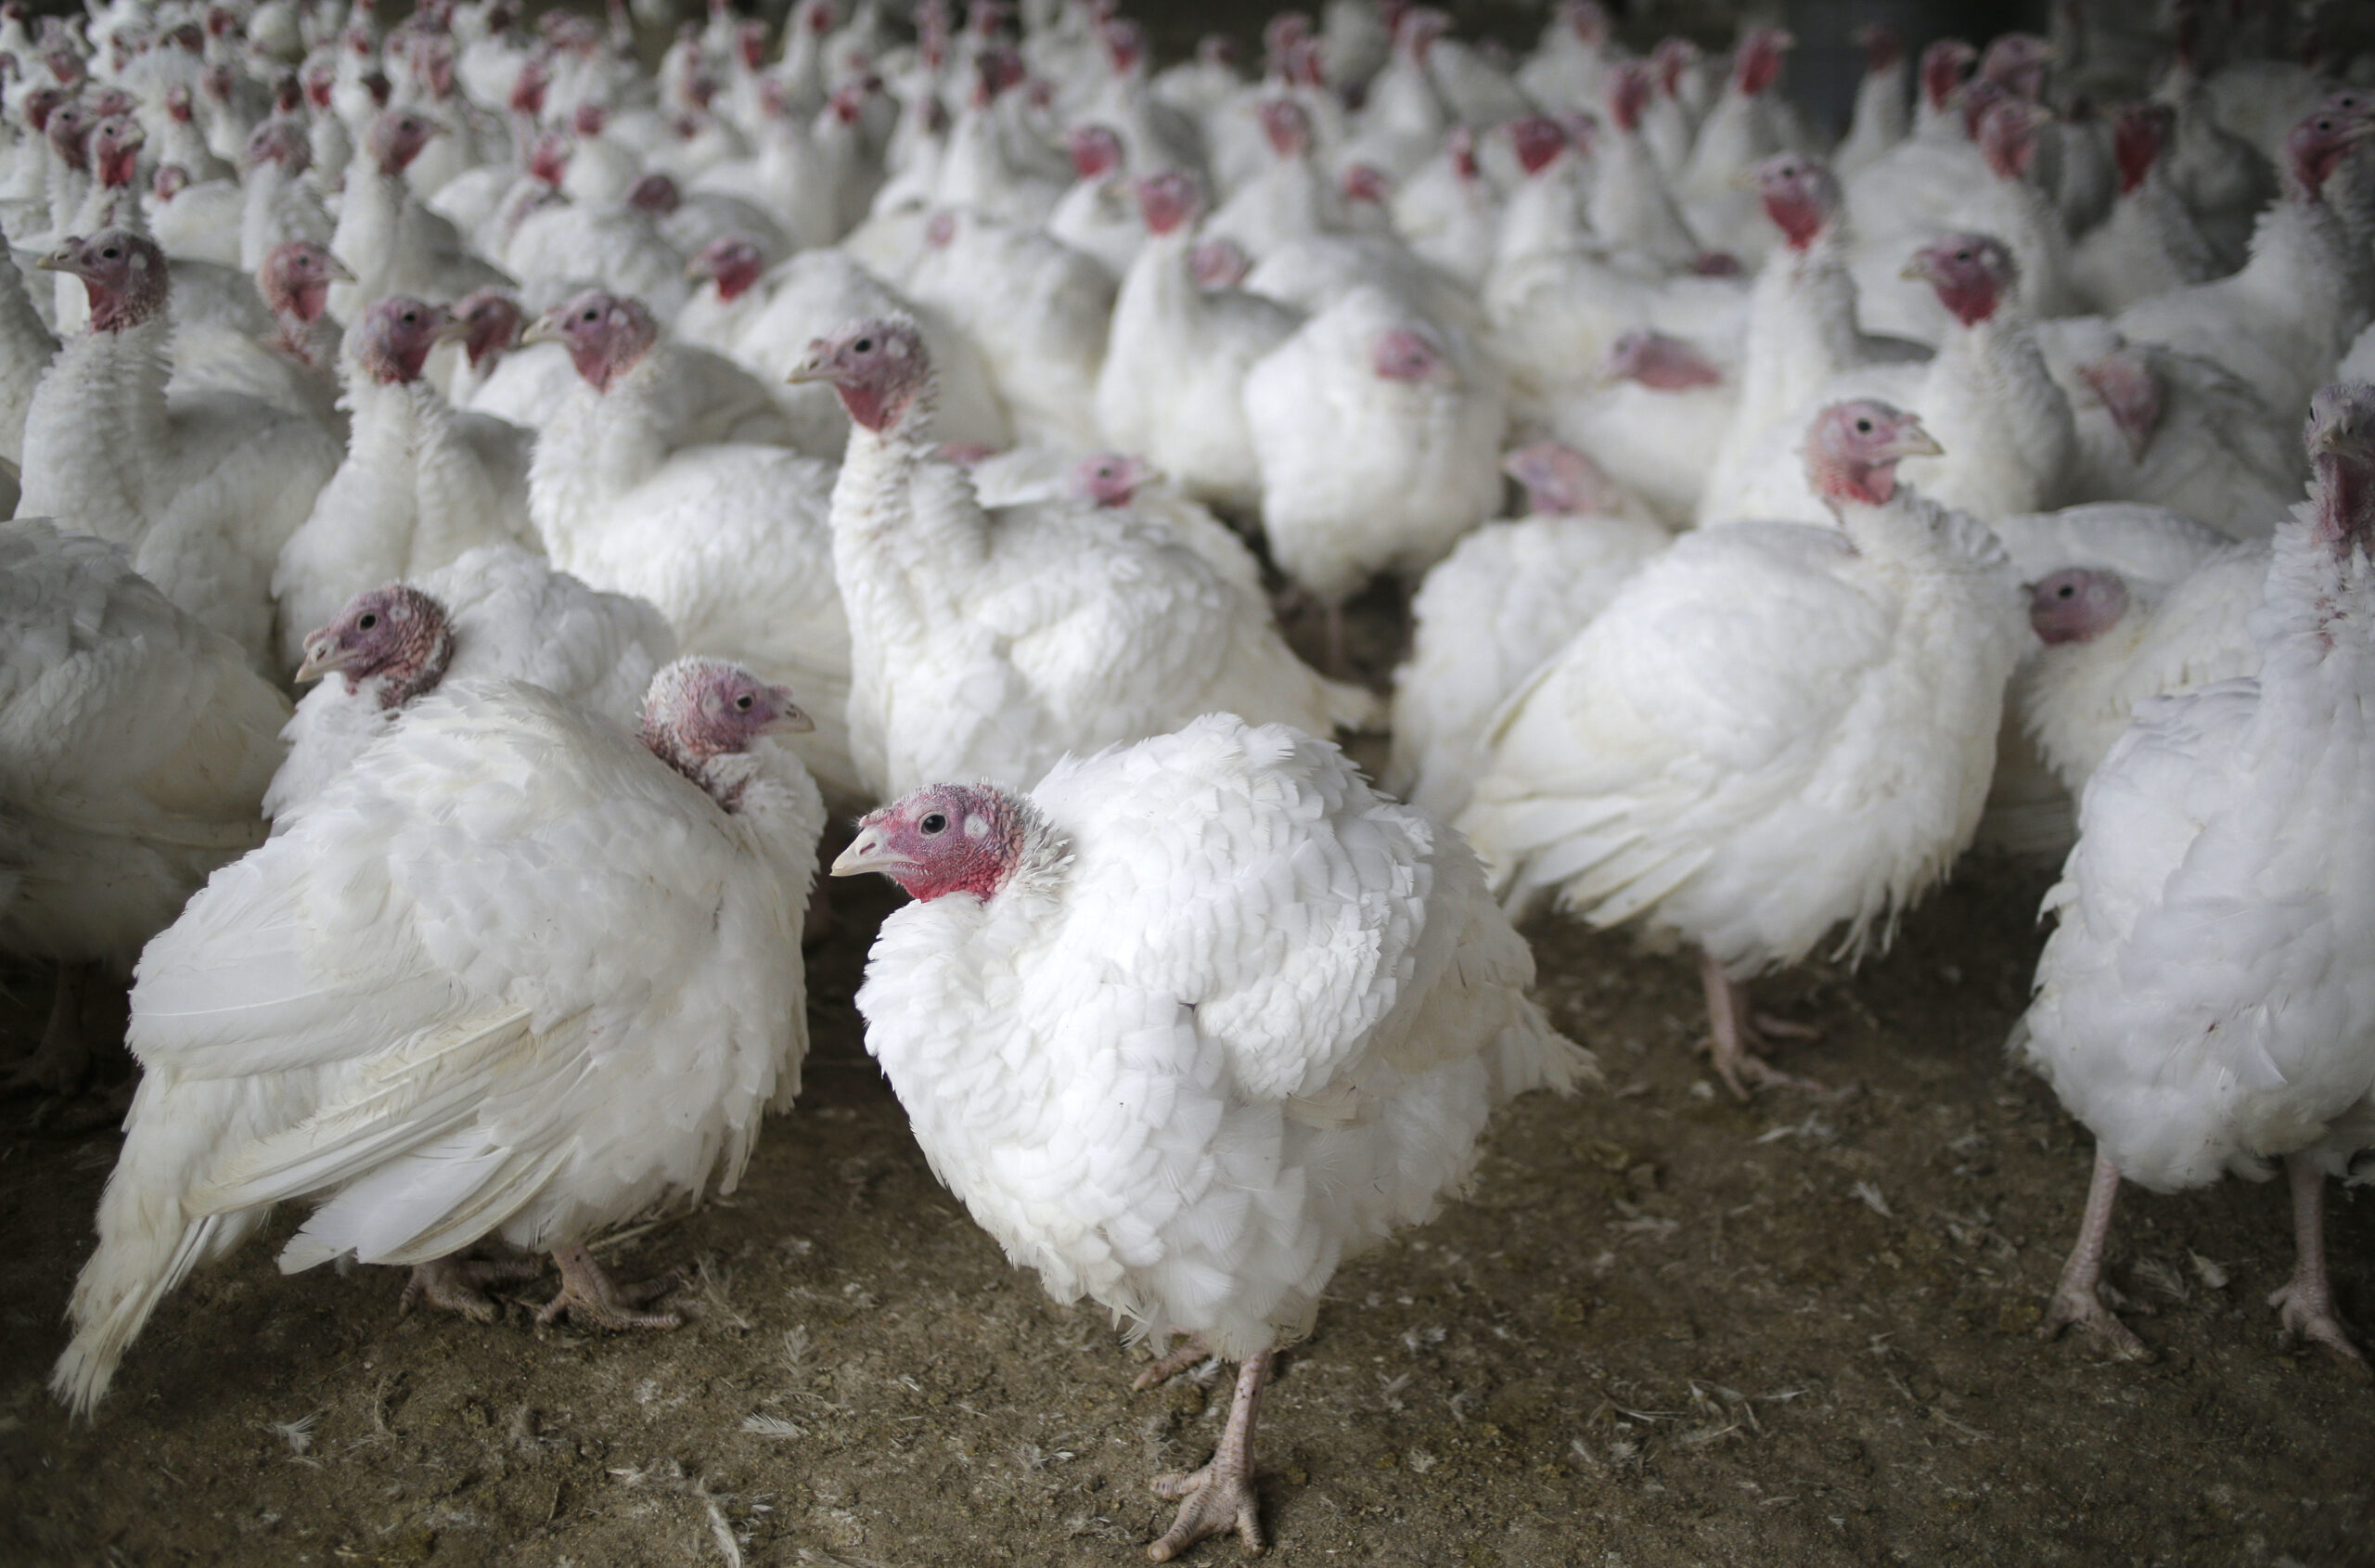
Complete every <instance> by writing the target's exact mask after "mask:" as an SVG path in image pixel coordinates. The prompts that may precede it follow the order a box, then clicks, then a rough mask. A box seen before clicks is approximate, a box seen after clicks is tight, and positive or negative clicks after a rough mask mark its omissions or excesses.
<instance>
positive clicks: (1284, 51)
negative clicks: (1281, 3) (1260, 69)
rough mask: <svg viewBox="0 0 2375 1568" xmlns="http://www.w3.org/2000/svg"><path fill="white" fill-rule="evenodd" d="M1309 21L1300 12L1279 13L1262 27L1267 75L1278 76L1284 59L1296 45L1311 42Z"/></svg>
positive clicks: (1283, 65)
mask: <svg viewBox="0 0 2375 1568" xmlns="http://www.w3.org/2000/svg"><path fill="white" fill-rule="evenodd" d="M1311 37H1312V26H1311V19H1310V18H1309V17H1307V16H1305V15H1303V13H1302V12H1301V11H1280V12H1279V13H1278V14H1277V16H1275V17H1272V18H1271V19H1269V20H1268V21H1267V22H1265V23H1264V24H1263V27H1262V54H1263V61H1264V64H1265V68H1266V70H1267V71H1268V72H1269V74H1271V75H1273V76H1276V75H1278V74H1280V72H1281V71H1283V70H1284V69H1285V66H1286V57H1287V55H1288V54H1289V52H1290V51H1291V50H1292V49H1294V48H1295V46H1296V45H1302V44H1308V43H1310V42H1311Z"/></svg>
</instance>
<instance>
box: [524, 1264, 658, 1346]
mask: <svg viewBox="0 0 2375 1568" xmlns="http://www.w3.org/2000/svg"><path fill="white" fill-rule="evenodd" d="M553 1261H554V1262H555V1263H557V1264H558V1265H559V1266H560V1293H559V1294H558V1295H557V1296H555V1297H553V1299H552V1300H550V1301H548V1302H546V1303H545V1305H543V1306H541V1307H539V1308H537V1309H536V1321H537V1322H538V1323H539V1324H551V1323H554V1322H557V1321H558V1320H559V1319H560V1318H561V1317H564V1316H566V1317H568V1318H569V1320H570V1321H571V1322H572V1323H574V1324H576V1325H577V1326H578V1327H580V1328H583V1329H609V1330H612V1331H613V1332H623V1331H625V1330H628V1329H674V1328H676V1327H677V1326H679V1325H680V1324H682V1323H683V1322H684V1319H683V1318H682V1317H678V1316H677V1315H676V1314H674V1313H673V1312H637V1311H635V1310H634V1309H635V1307H638V1306H642V1305H645V1304H647V1303H648V1302H653V1301H657V1300H659V1299H660V1298H661V1296H664V1295H666V1294H667V1293H668V1292H671V1291H673V1290H674V1289H675V1288H676V1287H677V1286H678V1285H680V1284H683V1283H684V1274H683V1271H682V1270H680V1269H674V1268H672V1269H670V1270H669V1271H668V1272H667V1273H665V1274H662V1275H661V1276H660V1277H659V1278H658V1279H646V1280H644V1281H643V1282H642V1283H641V1284H639V1285H622V1284H620V1283H618V1282H617V1281H616V1280H614V1279H611V1278H610V1275H608V1274H607V1273H605V1272H603V1269H602V1266H601V1265H599V1264H597V1263H596V1262H595V1261H594V1254H593V1253H589V1252H587V1251H586V1250H585V1249H584V1247H582V1246H577V1247H563V1248H560V1249H558V1251H556V1252H555V1253H553Z"/></svg>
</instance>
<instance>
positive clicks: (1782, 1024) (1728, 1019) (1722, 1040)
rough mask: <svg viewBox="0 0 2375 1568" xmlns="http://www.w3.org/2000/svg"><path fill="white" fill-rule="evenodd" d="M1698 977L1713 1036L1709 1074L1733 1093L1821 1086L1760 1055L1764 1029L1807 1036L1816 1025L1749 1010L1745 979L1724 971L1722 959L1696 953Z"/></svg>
mask: <svg viewBox="0 0 2375 1568" xmlns="http://www.w3.org/2000/svg"><path fill="white" fill-rule="evenodd" d="M1699 983H1700V985H1701V988H1702V989H1703V990H1704V991H1705V992H1706V994H1707V1024H1708V1031H1709V1033H1710V1035H1712V1036H1713V1041H1712V1044H1711V1046H1710V1050H1709V1054H1710V1055H1711V1056H1712V1057H1713V1059H1714V1068H1715V1075H1716V1076H1717V1077H1719V1078H1721V1079H1723V1080H1724V1086H1725V1087H1726V1088H1728V1089H1730V1090H1731V1091H1732V1098H1733V1099H1747V1098H1748V1096H1749V1090H1748V1087H1747V1085H1753V1086H1756V1087H1758V1088H1767V1087H1770V1088H1782V1089H1804V1090H1805V1091H1807V1092H1808V1093H1809V1094H1820V1093H1822V1092H1823V1086H1822V1085H1821V1084H1819V1083H1817V1081H1815V1080H1814V1079H1812V1078H1802V1077H1800V1076H1798V1075H1797V1074H1796V1073H1784V1072H1782V1071H1781V1070H1780V1069H1779V1068H1778V1067H1775V1066H1774V1065H1773V1064H1772V1063H1771V1062H1768V1061H1766V1060H1765V1059H1764V1053H1765V1051H1766V1050H1767V1049H1769V1048H1770V1045H1769V1042H1768V1041H1767V1040H1766V1038H1765V1036H1766V1035H1778V1036H1782V1037H1785V1038H1797V1039H1808V1040H1811V1039H1817V1038H1819V1037H1820V1035H1819V1032H1818V1031H1817V1030H1814V1029H1812V1028H1810V1027H1808V1026H1807V1025H1805V1024H1803V1023H1791V1022H1787V1021H1786V1020H1782V1019H1778V1018H1773V1017H1769V1016H1767V1015H1765V1014H1763V1013H1759V1012H1756V1011H1754V1010H1753V1009H1751V1008H1750V1006H1749V1001H1748V986H1747V984H1746V983H1742V982H1740V981H1735V980H1734V979H1732V978H1731V976H1729V975H1727V974H1726V973H1725V972H1724V967H1723V965H1721V964H1719V963H1717V962H1716V961H1715V960H1714V959H1713V958H1709V957H1708V956H1707V955H1706V954H1704V953H1701V954H1700V955H1699ZM1743 1080H1745V1083H1744V1082H1743Z"/></svg>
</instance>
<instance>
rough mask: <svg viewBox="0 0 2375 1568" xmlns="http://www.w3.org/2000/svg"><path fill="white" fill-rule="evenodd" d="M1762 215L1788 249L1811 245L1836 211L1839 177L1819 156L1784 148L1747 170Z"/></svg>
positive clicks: (1803, 247)
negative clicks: (1779, 235)
mask: <svg viewBox="0 0 2375 1568" xmlns="http://www.w3.org/2000/svg"><path fill="white" fill-rule="evenodd" d="M1749 178H1750V179H1751V180H1752V182H1753V183H1754V184H1755V186H1756V194H1757V199H1759V200H1760V201H1762V202H1763V203H1764V204H1765V216H1766V217H1768V218H1770V219H1772V220H1773V226H1774V227H1776V228H1778V229H1779V230H1780V231H1781V238H1782V239H1783V240H1784V241H1785V242H1786V243H1787V244H1788V245H1789V247H1790V249H1791V250H1792V251H1803V250H1804V249H1805V248H1806V247H1807V246H1809V245H1812V244H1813V243H1814V242H1815V240H1816V238H1817V237H1819V236H1820V235H1821V233H1822V231H1823V229H1824V228H1825V227H1826V226H1828V225H1829V224H1830V222H1831V220H1832V219H1833V218H1835V217H1837V216H1838V214H1839V202H1840V194H1839V180H1838V177H1837V176H1836V175H1834V174H1831V172H1830V165H1829V164H1828V163H1825V162H1824V161H1822V160H1821V159H1819V158H1808V157H1805V156H1804V155H1803V154H1800V153H1795V152H1785V153H1782V154H1781V155H1780V156H1779V157H1778V158H1768V159H1766V160H1765V161H1764V162H1762V163H1760V164H1758V165H1757V166H1756V167H1755V168H1753V169H1752V170H1750V171H1749Z"/></svg>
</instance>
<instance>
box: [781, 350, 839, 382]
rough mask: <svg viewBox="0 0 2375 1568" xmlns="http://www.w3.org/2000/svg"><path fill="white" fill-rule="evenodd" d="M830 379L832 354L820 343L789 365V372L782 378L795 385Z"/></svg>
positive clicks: (831, 376)
mask: <svg viewBox="0 0 2375 1568" xmlns="http://www.w3.org/2000/svg"><path fill="white" fill-rule="evenodd" d="M784 379H785V380H786V381H788V382H790V384H791V385H793V386H795V387H798V386H805V385H807V384H808V383H810V382H812V381H829V380H831V379H833V360H832V356H831V354H830V353H828V351H827V350H826V348H825V346H824V345H823V344H822V343H819V344H817V345H816V346H815V347H814V348H811V349H810V350H809V351H808V353H806V354H805V355H803V356H802V359H801V361H800V363H799V364H797V365H795V366H792V367H791V374H790V375H788V376H786V377H785V378H784Z"/></svg>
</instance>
